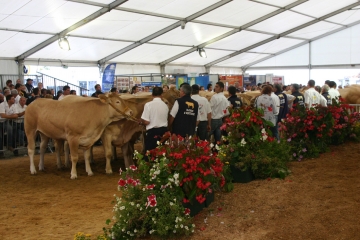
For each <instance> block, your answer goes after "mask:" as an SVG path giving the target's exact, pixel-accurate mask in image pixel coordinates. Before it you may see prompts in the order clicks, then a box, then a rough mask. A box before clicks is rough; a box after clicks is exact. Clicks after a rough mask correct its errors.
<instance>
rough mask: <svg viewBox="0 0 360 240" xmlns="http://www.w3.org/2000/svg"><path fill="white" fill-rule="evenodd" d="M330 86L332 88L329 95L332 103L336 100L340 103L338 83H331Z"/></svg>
mask: <svg viewBox="0 0 360 240" xmlns="http://www.w3.org/2000/svg"><path fill="white" fill-rule="evenodd" d="M328 85H329V87H330V89H329V92H328V93H329V95H330V97H331V101H333V99H335V100H336V102H339V98H340V93H339V91H338V90H337V89H336V82H334V81H330V82H329V84H328Z"/></svg>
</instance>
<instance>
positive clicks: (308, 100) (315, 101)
mask: <svg viewBox="0 0 360 240" xmlns="http://www.w3.org/2000/svg"><path fill="white" fill-rule="evenodd" d="M308 88H309V89H308V90H306V91H305V93H304V98H305V106H306V108H308V109H310V108H311V107H313V105H320V104H321V102H320V101H321V95H320V93H318V92H317V91H316V90H315V81H314V80H309V82H308Z"/></svg>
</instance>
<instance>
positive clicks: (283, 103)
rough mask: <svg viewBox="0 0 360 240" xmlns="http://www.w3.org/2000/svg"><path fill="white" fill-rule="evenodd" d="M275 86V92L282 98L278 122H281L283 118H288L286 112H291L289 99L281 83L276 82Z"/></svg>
mask: <svg viewBox="0 0 360 240" xmlns="http://www.w3.org/2000/svg"><path fill="white" fill-rule="evenodd" d="M274 88H275V94H276V95H277V96H278V97H279V99H280V109H279V115H278V122H281V119H284V118H286V114H288V112H289V106H288V100H287V96H286V94H285V93H283V92H282V88H281V86H280V84H275V85H274Z"/></svg>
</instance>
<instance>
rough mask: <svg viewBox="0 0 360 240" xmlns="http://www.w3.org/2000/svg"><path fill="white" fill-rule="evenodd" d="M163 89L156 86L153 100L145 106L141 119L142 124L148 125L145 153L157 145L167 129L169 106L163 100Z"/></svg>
mask: <svg viewBox="0 0 360 240" xmlns="http://www.w3.org/2000/svg"><path fill="white" fill-rule="evenodd" d="M162 93H163V89H162V88H161V87H154V89H153V91H152V96H153V98H154V99H153V100H152V101H151V102H148V103H146V104H145V106H144V111H143V113H142V115H141V119H140V120H139V123H140V124H143V125H145V126H146V136H145V147H144V148H145V153H146V152H147V151H148V150H152V149H154V148H156V147H157V141H159V140H160V139H161V137H162V136H163V135H164V134H165V132H166V131H167V126H168V114H169V108H168V106H167V105H166V104H165V103H164V102H163V101H162V100H161V95H162Z"/></svg>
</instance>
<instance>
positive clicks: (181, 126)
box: [169, 84, 199, 137]
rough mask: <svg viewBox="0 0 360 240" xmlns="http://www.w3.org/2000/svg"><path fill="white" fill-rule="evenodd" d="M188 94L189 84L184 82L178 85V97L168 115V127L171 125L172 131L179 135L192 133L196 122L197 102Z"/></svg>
mask: <svg viewBox="0 0 360 240" xmlns="http://www.w3.org/2000/svg"><path fill="white" fill-rule="evenodd" d="M190 94H191V87H190V85H188V84H184V85H182V86H181V87H180V98H178V99H176V100H175V103H174V106H173V108H172V109H171V112H170V116H169V128H171V127H172V133H174V134H176V135H180V136H181V137H186V136H192V135H194V134H195V128H196V125H197V124H198V122H197V120H198V111H199V104H198V102H196V101H195V100H193V99H192V98H191V97H190Z"/></svg>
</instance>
